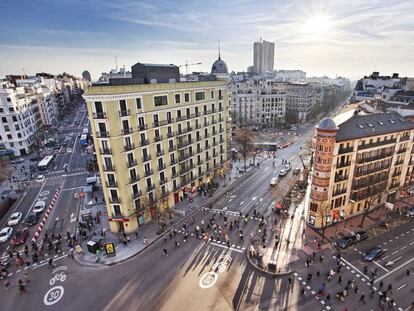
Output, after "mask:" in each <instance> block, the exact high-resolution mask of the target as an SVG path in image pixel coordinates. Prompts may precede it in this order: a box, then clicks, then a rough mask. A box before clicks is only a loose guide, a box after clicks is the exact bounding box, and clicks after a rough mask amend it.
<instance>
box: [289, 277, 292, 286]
mask: <svg viewBox="0 0 414 311" xmlns="http://www.w3.org/2000/svg"><path fill="white" fill-rule="evenodd" d="M291 285H292V278H291V277H288V287H290V286H291Z"/></svg>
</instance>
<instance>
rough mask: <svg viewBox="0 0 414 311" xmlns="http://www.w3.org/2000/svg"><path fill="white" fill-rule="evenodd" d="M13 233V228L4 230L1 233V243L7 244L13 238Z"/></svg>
mask: <svg viewBox="0 0 414 311" xmlns="http://www.w3.org/2000/svg"><path fill="white" fill-rule="evenodd" d="M12 233H13V228H11V227H5V228H3V229H1V231H0V243H5V242H7V241H8V240H9V239H10V237H11V236H12Z"/></svg>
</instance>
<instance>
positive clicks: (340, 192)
mask: <svg viewBox="0 0 414 311" xmlns="http://www.w3.org/2000/svg"><path fill="white" fill-rule="evenodd" d="M344 193H346V188H344V189H338V190H335V191H334V192H333V194H332V195H333V196H337V195H341V194H344Z"/></svg>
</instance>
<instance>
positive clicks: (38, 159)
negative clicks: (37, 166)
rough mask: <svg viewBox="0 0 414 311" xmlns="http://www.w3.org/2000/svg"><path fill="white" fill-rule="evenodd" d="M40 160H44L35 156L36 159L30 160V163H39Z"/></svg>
mask: <svg viewBox="0 0 414 311" xmlns="http://www.w3.org/2000/svg"><path fill="white" fill-rule="evenodd" d="M40 160H42V158H41V157H37V156H34V157H31V158H30V161H32V162H38V161H40Z"/></svg>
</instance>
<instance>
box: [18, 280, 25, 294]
mask: <svg viewBox="0 0 414 311" xmlns="http://www.w3.org/2000/svg"><path fill="white" fill-rule="evenodd" d="M18 285H19V293H20V294H23V293H27V290H26V284H25V283H24V282H23V280H22V279H19V280H18Z"/></svg>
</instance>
